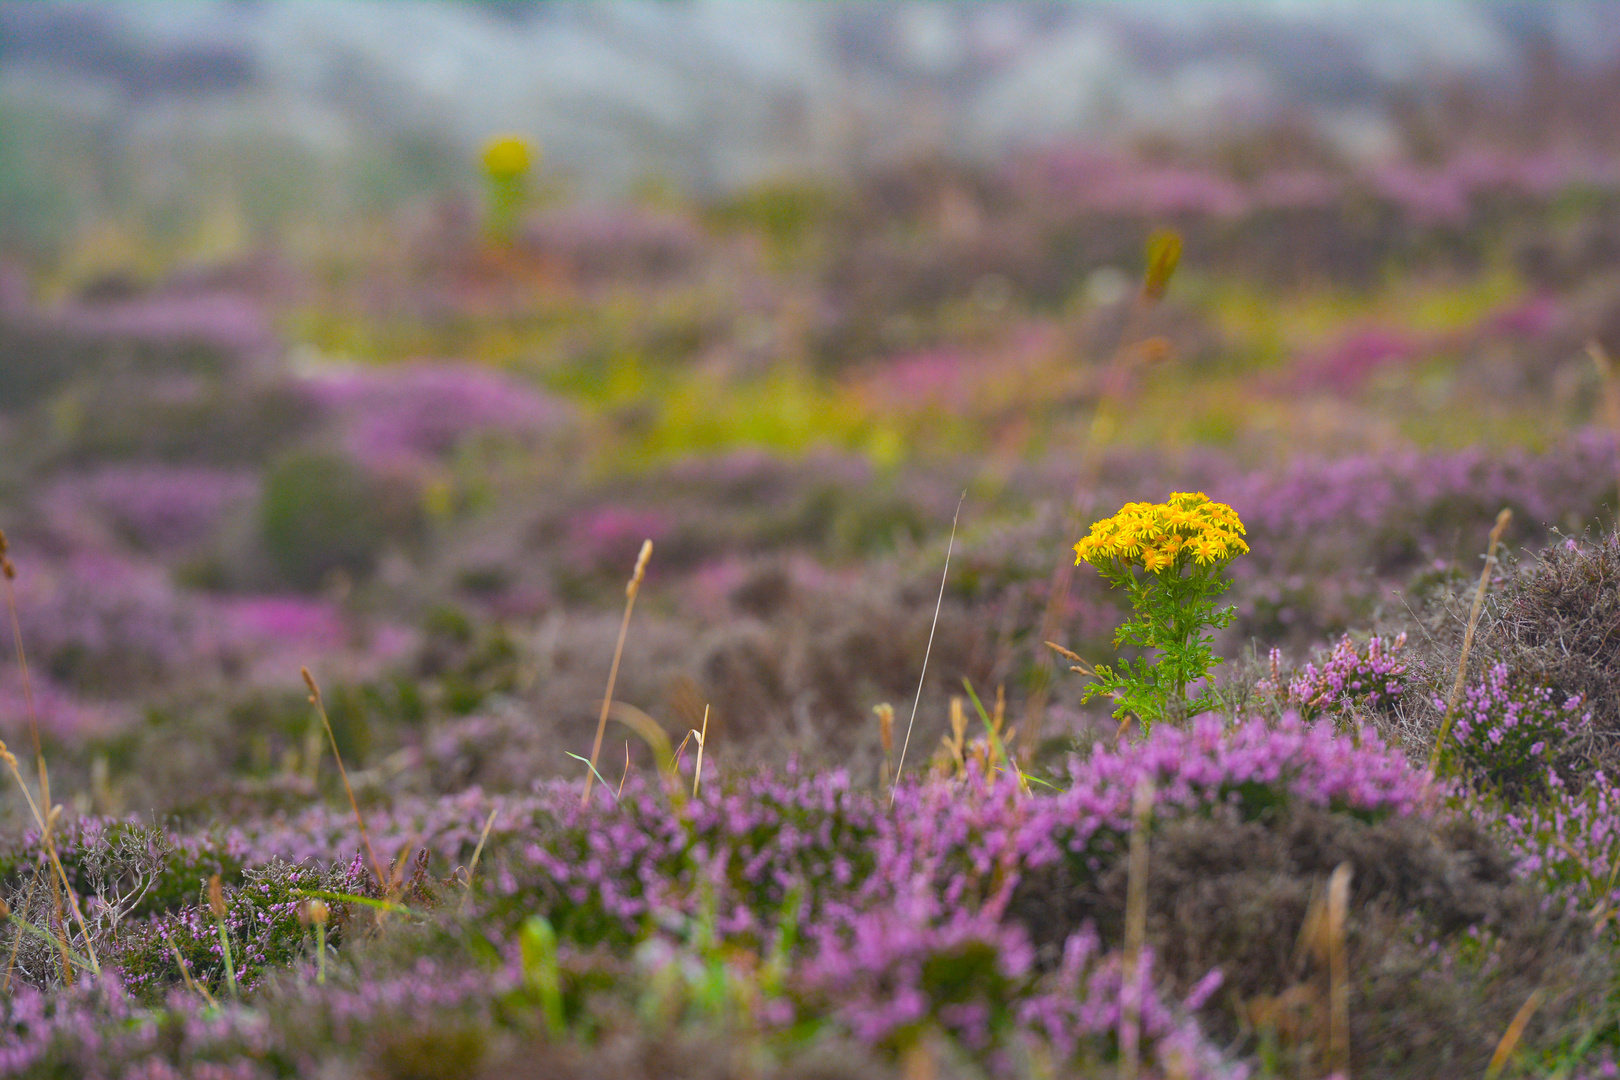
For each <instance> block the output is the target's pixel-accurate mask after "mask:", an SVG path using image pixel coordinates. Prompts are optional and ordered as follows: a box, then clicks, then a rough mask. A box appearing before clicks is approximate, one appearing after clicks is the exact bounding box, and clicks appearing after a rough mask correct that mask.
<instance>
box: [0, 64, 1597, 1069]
mask: <svg viewBox="0 0 1620 1080" xmlns="http://www.w3.org/2000/svg"><path fill="white" fill-rule="evenodd" d="M1615 70H1616V69H1614V68H1613V67H1612V65H1611V67H1609V68H1601V67H1600V68H1596V69H1591V70H1587V71H1586V72H1585V74H1577V73H1571V72H1568V71H1564V72H1562V73H1558V72H1554V73H1553V74H1547V75H1546V82H1545V84H1544V85H1541V86H1540V92H1541V96H1540V97H1536V98H1535V99H1534V100H1535V104H1536V109H1538V110H1541V111H1540V112H1537V113H1535V114H1534V116H1535V117H1541V118H1543V119H1545V117H1548V116H1550V117H1552V120H1551V121H1546V122H1539V121H1538V122H1534V123H1533V122H1531V119H1527V117H1530V116H1531V115H1532V114H1531V113H1529V112H1526V113H1523V114H1521V113H1518V112H1514V111H1513V110H1512V109H1511V108H1509V107H1508V106H1506V105H1503V106H1502V107H1501V109H1500V110H1499V111H1496V112H1493V111H1491V109H1490V108H1489V107H1487V105H1485V104H1483V103H1481V102H1479V101H1474V100H1468V99H1466V96H1464V98H1462V99H1459V100H1452V99H1448V98H1444V97H1438V98H1436V99H1435V100H1434V101H1430V102H1429V103H1428V105H1427V106H1425V108H1417V107H1416V106H1414V107H1413V108H1412V110H1411V111H1410V113H1409V114H1401V124H1402V126H1401V127H1400V130H1401V133H1402V137H1403V140H1404V141H1403V142H1402V143H1401V145H1400V147H1399V152H1398V153H1393V154H1389V155H1385V156H1384V157H1383V158H1380V159H1378V160H1377V161H1373V160H1371V159H1366V158H1356V157H1353V156H1350V155H1347V154H1345V153H1342V152H1339V151H1337V150H1335V149H1334V148H1333V147H1332V146H1331V145H1330V144H1329V143H1328V142H1326V141H1325V140H1324V139H1322V138H1321V137H1319V133H1316V132H1314V131H1313V130H1312V129H1310V128H1309V127H1308V126H1305V127H1301V126H1296V125H1293V124H1289V123H1282V124H1277V125H1268V126H1264V127H1260V128H1256V129H1255V130H1253V131H1250V132H1248V133H1247V134H1244V135H1242V136H1241V137H1239V136H1237V135H1234V136H1233V137H1232V138H1231V139H1229V140H1215V139H1205V140H1195V139H1187V140H1180V141H1173V140H1168V139H1156V140H1150V139H1144V140H1140V141H1137V142H1127V143H1122V144H1120V145H1109V146H1102V145H1099V144H1095V143H1090V142H1084V141H1070V142H1064V143H1055V144H1053V145H1049V146H1043V147H1041V148H1038V149H1021V150H1018V151H1016V152H1012V151H1009V152H1007V153H1003V154H999V155H997V156H996V157H995V158H994V159H993V160H990V161H984V160H979V161H975V162H965V161H963V160H961V159H958V158H955V157H952V156H950V155H944V154H939V155H913V156H910V157H907V158H905V159H904V160H900V161H890V162H887V163H872V164H869V165H868V166H866V167H863V168H861V169H859V170H855V171H853V172H852V173H851V175H849V176H847V177H842V178H839V179H836V180H834V179H827V178H825V177H818V176H813V175H805V176H802V177H800V176H795V177H790V178H787V179H780V180H772V181H768V182H757V183H751V184H748V185H741V186H735V187H732V188H728V189H725V190H720V189H716V190H712V191H707V192H700V191H683V190H681V189H679V188H678V187H676V186H674V185H659V184H652V183H649V184H645V185H642V186H640V187H638V188H636V189H635V190H633V191H628V192H621V193H617V194H611V195H598V194H592V193H590V192H588V191H587V190H585V189H583V188H582V187H581V186H580V185H578V184H573V183H570V182H568V180H567V179H566V177H565V176H564V174H563V173H562V172H561V171H560V169H557V168H554V165H553V163H552V161H551V159H550V158H549V157H548V156H546V155H545V153H544V148H542V147H540V146H538V145H535V144H533V143H532V142H531V141H529V140H522V139H517V138H509V139H506V140H504V141H502V140H496V141H494V142H491V143H490V144H489V145H488V146H487V147H486V149H485V151H484V153H483V155H482V156H481V157H479V158H477V159H475V160H472V161H470V162H469V163H468V165H469V168H468V175H469V179H468V180H467V182H466V183H464V184H463V185H461V186H460V187H454V186H447V187H445V188H444V189H442V190H439V191H436V192H435V193H434V194H433V196H432V197H431V198H420V199H408V200H407V199H401V200H398V201H395V202H393V203H390V204H389V205H387V206H385V207H383V208H382V209H376V210H373V211H372V212H369V213H367V214H363V215H355V216H354V217H353V218H352V219H350V220H348V221H347V222H346V223H345V224H344V225H343V226H342V227H341V228H331V227H326V226H323V227H322V228H321V229H320V230H313V231H311V232H308V233H297V232H291V233H283V234H277V235H276V236H274V237H269V238H266V239H263V240H262V241H258V240H256V241H254V242H251V243H248V242H241V243H236V244H232V245H227V246H226V248H227V250H225V251H224V252H223V253H221V252H219V251H215V252H214V253H212V254H210V255H209V256H208V257H206V258H200V257H198V256H197V255H196V254H195V252H194V251H190V252H188V251H185V250H182V249H181V247H178V246H176V245H175V244H173V243H170V242H169V240H166V239H165V238H164V236H165V235H166V234H162V233H161V231H160V230H156V231H154V230H152V229H149V228H147V227H146V226H143V225H140V224H139V223H137V222H135V220H134V219H133V218H126V219H124V220H123V221H121V222H112V223H105V222H104V223H102V224H101V225H100V226H98V227H97V228H94V229H88V230H81V231H78V232H75V233H73V234H72V235H68V236H65V237H63V238H59V239H58V240H56V241H53V242H52V243H50V244H45V243H43V242H39V243H36V242H32V241H30V242H29V243H22V242H16V243H10V242H9V241H8V243H9V246H6V247H0V529H3V540H0V548H3V550H0V557H3V563H0V570H3V572H4V573H3V581H0V587H3V589H4V597H5V605H6V615H5V621H6V625H5V626H4V628H3V630H4V632H3V634H0V641H4V642H5V646H6V648H5V653H4V655H5V661H4V663H3V664H0V738H3V739H4V745H5V747H6V750H5V752H4V753H0V759H3V763H4V764H5V765H6V766H7V768H6V770H5V771H4V774H3V775H0V780H3V788H0V825H3V828H0V904H3V912H4V921H3V923H0V954H3V956H4V959H3V960H0V965H3V967H0V1074H4V1075H8V1076H9V1075H16V1076H25V1077H40V1078H44V1077H79V1076H86V1077H105V1078H130V1080H135V1078H146V1080H159V1078H168V1077H195V1078H198V1080H205V1078H206V1080H213V1078H219V1080H224V1078H241V1080H249V1078H252V1080H260V1078H270V1077H323V1078H332V1080H348V1078H353V1080H361V1078H397V1080H459V1078H468V1080H473V1078H494V1077H516V1078H526V1077H534V1078H536V1080H539V1078H548V1080H550V1078H555V1080H563V1078H568V1080H575V1078H577V1080H585V1078H594V1077H603V1078H607V1077H621V1078H632V1080H639V1078H646V1080H652V1078H660V1077H691V1078H714V1080H721V1078H735V1080H744V1078H760V1080H764V1078H784V1080H785V1078H789V1077H793V1078H800V1080H812V1078H815V1080H835V1078H836V1080H842V1078H851V1080H853V1078H856V1077H862V1078H865V1077H879V1078H881V1077H894V1078H897V1080H899V1078H904V1080H935V1078H938V1080H957V1078H961V1080H969V1078H983V1077H1016V1078H1027V1080H1037V1078H1048V1077H1076V1078H1078V1077H1087V1078H1090V1077H1099V1078H1108V1080H1137V1078H1143V1080H1145V1078H1150V1077H1151V1078H1161V1080H1195V1078H1217V1077H1219V1078H1234V1080H1235V1078H1242V1077H1247V1078H1254V1080H1262V1078H1276V1080H1320V1078H1326V1077H1342V1078H1345V1080H1348V1078H1349V1077H1356V1078H1368V1080H1372V1078H1407V1077H1413V1078H1431V1077H1445V1078H1449V1077H1486V1078H1487V1080H1494V1078H1497V1077H1503V1078H1506V1077H1529V1078H1538V1080H1554V1078H1556V1080H1597V1078H1600V1077H1616V1076H1620V786H1617V783H1616V780H1615V779H1613V778H1615V777H1617V776H1620V518H1617V508H1620V144H1617V143H1616V142H1615V140H1614V134H1613V132H1614V130H1615V128H1614V123H1615V119H1616V117H1617V116H1620V109H1617V107H1616V106H1615V102H1617V101H1620V90H1617V89H1616V87H1617V86H1620V79H1617V76H1616V75H1615ZM1532 96H1533V95H1532ZM1527 108H1528V107H1527ZM1172 493H1177V494H1174V495H1173V494H1172ZM1191 493H1201V494H1202V496H1207V500H1201V499H1196V498H1193V497H1192V494H1191ZM1145 504H1155V506H1154V507H1149V506H1146V505H1145ZM1133 506H1135V507H1136V509H1134V510H1133V509H1132V507H1133ZM1122 508H1123V509H1122ZM1094 523H1100V524H1097V525H1094ZM1082 541H1083V542H1082ZM1077 543H1080V548H1079V551H1078V554H1079V555H1081V556H1082V557H1083V558H1082V559H1081V561H1079V562H1078V563H1077V562H1076V556H1077V549H1076V544H1077ZM1200 590H1202V591H1200ZM1200 597H1201V598H1202V600H1200V599H1199V598H1200ZM1197 603H1203V604H1204V606H1203V607H1202V608H1198V607H1197ZM1155 605H1157V606H1155ZM1177 605H1179V606H1177ZM1198 611H1202V615H1199V614H1197V612H1198ZM1187 612H1194V614H1192V615H1188V614H1186V613H1187ZM1144 613H1146V614H1144ZM1188 620H1191V621H1188ZM1122 627H1123V628H1124V629H1122ZM1132 627H1136V628H1137V629H1136V630H1133V629H1132ZM1171 640H1174V641H1175V642H1179V643H1180V644H1165V642H1166V641H1171ZM1099 666H1101V670H1099ZM1110 679H1113V680H1114V681H1113V682H1110V681H1109V680H1110ZM1099 686H1101V687H1103V689H1104V690H1105V691H1106V692H1103V693H1100V694H1099V693H1096V692H1092V693H1088V690H1091V691H1095V690H1096V689H1097V688H1098V687H1099Z"/></svg>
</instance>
